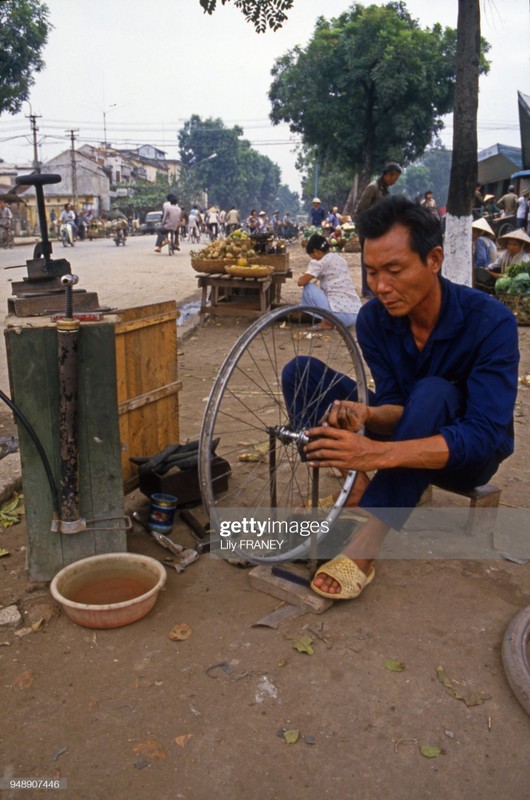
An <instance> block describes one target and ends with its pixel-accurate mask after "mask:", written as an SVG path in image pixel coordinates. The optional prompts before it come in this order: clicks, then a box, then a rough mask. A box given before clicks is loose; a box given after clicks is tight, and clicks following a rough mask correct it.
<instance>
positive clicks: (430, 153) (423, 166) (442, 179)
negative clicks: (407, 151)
mask: <svg viewBox="0 0 530 800" xmlns="http://www.w3.org/2000/svg"><path fill="white" fill-rule="evenodd" d="M451 157H452V153H451V151H450V150H446V149H445V147H443V146H440V145H438V146H435V147H429V148H428V149H427V150H426V151H425V153H424V154H423V155H422V156H421V158H420V159H419V160H418V161H414V162H413V163H412V164H411V165H410V166H409V167H407V168H406V170H405V172H404V173H403V175H402V176H401V178H400V179H399V183H398V184H397V185H396V188H398V189H399V192H400V194H404V195H406V196H407V197H409V198H410V199H411V200H418V199H421V198H422V197H423V195H424V194H425V192H427V191H429V190H430V191H432V192H433V196H434V199H435V200H436V204H437V206H438V208H442V207H443V206H445V205H447V194H448V191H449V173H450V171H451Z"/></svg>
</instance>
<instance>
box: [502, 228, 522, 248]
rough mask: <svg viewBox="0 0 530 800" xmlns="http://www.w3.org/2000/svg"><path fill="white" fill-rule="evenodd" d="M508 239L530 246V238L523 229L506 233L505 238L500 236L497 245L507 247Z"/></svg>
mask: <svg viewBox="0 0 530 800" xmlns="http://www.w3.org/2000/svg"><path fill="white" fill-rule="evenodd" d="M508 239H515V240H516V241H517V242H522V243H523V244H525V245H526V246H527V249H528V246H529V245H530V236H528V234H527V233H525V232H524V231H523V229H522V228H518V229H517V230H516V231H510V232H509V233H505V234H504V235H503V236H499V238H498V239H497V244H499V245H500V246H501V247H506V242H507V240H508Z"/></svg>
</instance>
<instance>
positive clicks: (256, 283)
mask: <svg viewBox="0 0 530 800" xmlns="http://www.w3.org/2000/svg"><path fill="white" fill-rule="evenodd" d="M272 277H273V276H271V275H269V276H267V277H266V278H240V277H236V276H235V275H206V274H200V275H199V276H198V282H199V288H200V289H202V294H201V309H200V319H201V325H202V324H204V316H205V314H218V315H226V316H232V317H236V316H237V317H253V318H255V317H260V316H261V315H262V314H265V313H266V312H267V311H270V308H271V301H272V283H273V281H272ZM208 289H209V290H210V296H209V297H208Z"/></svg>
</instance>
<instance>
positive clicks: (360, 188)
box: [342, 86, 375, 218]
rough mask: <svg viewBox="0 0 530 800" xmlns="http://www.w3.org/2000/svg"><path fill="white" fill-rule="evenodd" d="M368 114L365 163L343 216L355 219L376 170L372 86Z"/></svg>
mask: <svg viewBox="0 0 530 800" xmlns="http://www.w3.org/2000/svg"><path fill="white" fill-rule="evenodd" d="M366 102H367V106H368V109H367V112H366V138H365V142H364V162H363V166H362V169H361V171H360V172H359V173H356V174H355V176H354V178H353V185H352V188H351V189H350V193H349V195H348V199H347V200H346V204H345V206H344V209H343V211H342V215H343V216H351V217H352V218H353V217H355V209H356V208H357V203H358V202H359V198H360V196H361V194H362V193H363V192H364V190H365V188H366V187H367V186H368V184H369V183H370V179H371V177H372V171H373V168H374V123H373V107H374V103H375V95H374V87H373V86H371V87H369V88H368V90H367V97H366Z"/></svg>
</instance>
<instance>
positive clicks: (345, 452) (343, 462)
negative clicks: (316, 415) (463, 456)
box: [304, 425, 449, 472]
mask: <svg viewBox="0 0 530 800" xmlns="http://www.w3.org/2000/svg"><path fill="white" fill-rule="evenodd" d="M306 433H307V435H308V437H309V439H310V441H309V442H308V444H306V446H305V447H304V452H305V454H306V455H307V460H308V463H309V466H310V467H335V468H336V469H340V470H350V469H354V470H357V471H358V472H370V471H371V470H374V469H393V468H394V467H406V468H408V469H443V468H444V467H445V466H446V464H447V462H448V460H449V448H448V446H447V442H446V441H445V439H444V438H443V436H441V435H440V434H436V435H435V436H428V437H427V438H426V439H408V440H405V441H396V442H379V441H374V440H373V439H369V438H368V437H367V436H361V435H360V434H359V433H354V432H353V431H347V430H342V429H340V428H332V427H330V426H329V425H321V426H317V427H315V428H309V430H307V431H306Z"/></svg>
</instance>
